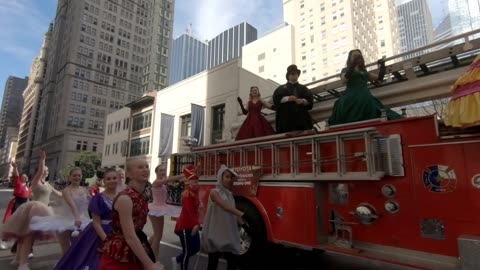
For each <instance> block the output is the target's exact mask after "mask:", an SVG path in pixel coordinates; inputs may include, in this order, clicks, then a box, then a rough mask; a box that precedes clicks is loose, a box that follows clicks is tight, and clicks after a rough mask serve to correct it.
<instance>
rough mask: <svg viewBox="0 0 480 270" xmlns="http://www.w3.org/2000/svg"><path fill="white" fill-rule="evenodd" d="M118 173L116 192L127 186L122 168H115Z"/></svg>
mask: <svg viewBox="0 0 480 270" xmlns="http://www.w3.org/2000/svg"><path fill="white" fill-rule="evenodd" d="M117 173H118V184H117V193H118V192H120V191H123V190H124V189H126V188H127V184H126V183H125V180H126V179H125V171H124V170H123V169H122V168H119V169H117Z"/></svg>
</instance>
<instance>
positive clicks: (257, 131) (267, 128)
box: [235, 86, 275, 141]
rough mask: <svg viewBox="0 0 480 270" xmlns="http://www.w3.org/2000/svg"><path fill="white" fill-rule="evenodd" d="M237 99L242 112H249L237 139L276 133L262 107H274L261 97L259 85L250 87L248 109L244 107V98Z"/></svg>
mask: <svg viewBox="0 0 480 270" xmlns="http://www.w3.org/2000/svg"><path fill="white" fill-rule="evenodd" d="M237 100H238V102H239V103H240V107H241V108H242V112H243V113H244V114H247V113H248V114H247V118H245V120H244V121H243V124H242V126H241V127H240V130H239V131H238V133H237V137H236V138H235V140H236V141H238V140H244V139H250V138H256V137H262V136H268V135H273V134H275V131H274V130H273V128H272V125H270V123H268V121H267V119H265V117H263V115H262V109H263V108H268V109H272V105H271V104H269V103H267V102H265V101H264V100H263V99H262V98H261V97H260V91H259V90H258V87H256V86H252V87H250V98H249V101H248V104H247V108H248V109H247V110H246V109H245V108H244V107H243V104H242V99H240V98H238V99H237Z"/></svg>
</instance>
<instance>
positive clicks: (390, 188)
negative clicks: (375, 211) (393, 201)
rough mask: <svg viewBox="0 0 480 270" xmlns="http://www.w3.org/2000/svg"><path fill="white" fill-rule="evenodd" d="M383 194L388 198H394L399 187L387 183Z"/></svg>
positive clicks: (383, 188)
mask: <svg viewBox="0 0 480 270" xmlns="http://www.w3.org/2000/svg"><path fill="white" fill-rule="evenodd" d="M382 194H383V196H385V197H387V198H393V197H395V195H396V194H397V189H396V188H395V186H394V185H390V184H386V185H384V186H383V187H382Z"/></svg>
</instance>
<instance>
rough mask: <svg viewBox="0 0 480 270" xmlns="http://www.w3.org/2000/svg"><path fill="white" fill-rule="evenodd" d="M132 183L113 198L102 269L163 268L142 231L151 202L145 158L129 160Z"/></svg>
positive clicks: (146, 269) (148, 169) (128, 174)
mask: <svg viewBox="0 0 480 270" xmlns="http://www.w3.org/2000/svg"><path fill="white" fill-rule="evenodd" d="M126 173H127V176H128V177H129V179H130V182H129V184H128V185H129V186H128V187H127V188H126V189H124V190H123V191H122V192H120V193H119V194H118V195H117V196H116V197H115V199H114V201H113V214H112V233H110V234H109V235H108V236H107V238H106V239H105V241H103V247H102V256H101V258H100V269H102V270H160V269H163V267H162V266H160V265H158V264H155V256H154V255H153V251H152V248H151V246H150V244H149V243H148V239H147V235H146V234H145V233H144V232H143V231H142V230H143V227H144V226H145V224H146V223H147V213H148V203H147V201H146V200H145V195H144V189H145V184H146V183H147V182H148V180H149V178H150V168H149V166H148V162H147V161H146V160H145V159H140V158H135V159H130V160H129V161H127V171H126Z"/></svg>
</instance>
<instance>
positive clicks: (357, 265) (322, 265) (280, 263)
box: [0, 188, 405, 270]
mask: <svg viewBox="0 0 480 270" xmlns="http://www.w3.org/2000/svg"><path fill="white" fill-rule="evenodd" d="M11 194H12V191H11V189H5V188H0V217H1V218H3V213H4V211H5V207H6V205H7V204H8V201H9V200H10V199H11ZM174 226H175V224H174V222H172V221H170V220H167V222H166V224H165V229H164V236H163V239H162V240H163V241H162V245H161V247H160V261H161V262H162V263H163V264H164V265H165V268H166V270H170V269H171V258H172V257H174V256H177V255H178V254H179V253H180V250H181V248H180V242H179V240H178V238H177V236H176V235H175V234H174V233H173V228H174ZM145 232H146V233H147V235H150V234H151V232H152V229H151V225H150V223H147V226H146V227H145ZM10 244H12V243H10ZM265 251H266V252H265V256H263V257H262V258H260V259H259V260H257V261H256V262H255V266H249V267H248V270H250V269H251V270H263V269H268V270H270V269H288V270H310V269H311V270H313V269H315V270H317V269H332V270H350V269H355V270H371V269H378V270H404V269H405V268H400V267H398V266H392V265H386V264H383V263H379V262H373V261H368V260H362V259H358V258H353V257H348V256H344V255H339V254H333V253H324V254H312V253H310V252H301V251H298V250H295V249H288V248H284V247H280V246H270V247H268V248H267V249H265ZM34 254H35V257H34V258H33V259H31V260H30V268H31V269H32V270H51V269H53V267H54V265H55V263H56V262H57V261H58V260H59V259H60V247H59V245H58V243H56V242H54V241H51V242H40V243H36V245H35V246H34ZM13 257H14V256H13V255H12V254H11V253H10V251H9V250H4V251H0V269H2V270H13V269H16V267H13V266H10V261H11V260H12V259H13ZM225 266H226V265H225V263H223V262H222V261H221V262H220V265H219V270H224V269H226V267H225ZM206 268H207V256H206V255H205V254H199V255H197V256H195V257H193V258H191V261H190V270H203V269H206ZM62 270H63V269H62ZM65 270H68V269H65Z"/></svg>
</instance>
